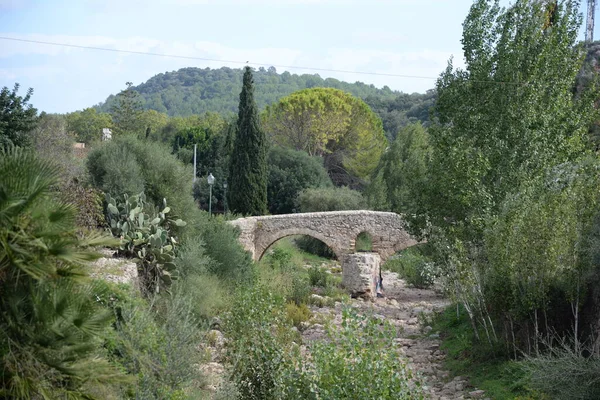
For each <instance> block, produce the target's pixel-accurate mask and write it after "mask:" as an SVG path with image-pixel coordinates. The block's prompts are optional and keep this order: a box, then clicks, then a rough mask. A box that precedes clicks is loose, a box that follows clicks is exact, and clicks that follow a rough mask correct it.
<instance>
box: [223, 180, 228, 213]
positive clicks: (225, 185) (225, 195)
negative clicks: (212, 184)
mask: <svg viewBox="0 0 600 400" xmlns="http://www.w3.org/2000/svg"><path fill="white" fill-rule="evenodd" d="M223 191H224V192H225V194H224V195H223V197H224V198H225V202H224V203H225V204H224V205H225V214H227V181H225V182H223Z"/></svg>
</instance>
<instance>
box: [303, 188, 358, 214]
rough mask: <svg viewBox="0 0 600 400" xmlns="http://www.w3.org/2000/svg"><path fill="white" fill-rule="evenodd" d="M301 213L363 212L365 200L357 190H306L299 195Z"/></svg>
mask: <svg viewBox="0 0 600 400" xmlns="http://www.w3.org/2000/svg"><path fill="white" fill-rule="evenodd" d="M297 202H298V207H299V209H300V211H301V212H318V211H342V210H363V209H365V208H366V204H365V200H364V198H363V197H362V195H361V194H360V192H358V191H356V190H352V189H350V188H347V187H341V188H317V189H312V188H309V189H305V190H303V191H301V192H300V194H299V195H298V200H297Z"/></svg>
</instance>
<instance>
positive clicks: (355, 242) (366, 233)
mask: <svg viewBox="0 0 600 400" xmlns="http://www.w3.org/2000/svg"><path fill="white" fill-rule="evenodd" d="M362 235H364V237H365V238H367V239H368V240H369V241H370V242H371V248H370V249H369V250H361V252H364V251H367V252H372V251H374V249H375V245H374V243H373V241H374V240H375V236H374V235H373V234H372V233H371V232H369V230H368V229H361V230H360V232H358V233H357V234H356V236H355V237H354V240H353V246H352V248H353V249H354V252H359V250H358V241H359V240H360V237H361V236H362Z"/></svg>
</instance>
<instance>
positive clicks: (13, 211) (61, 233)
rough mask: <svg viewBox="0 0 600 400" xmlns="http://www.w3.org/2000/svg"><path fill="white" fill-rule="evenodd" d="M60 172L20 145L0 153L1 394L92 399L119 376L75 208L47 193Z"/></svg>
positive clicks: (99, 240) (100, 240)
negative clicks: (95, 389) (107, 350)
mask: <svg viewBox="0 0 600 400" xmlns="http://www.w3.org/2000/svg"><path fill="white" fill-rule="evenodd" d="M57 183H58V170H57V169H56V168H55V167H53V166H52V165H51V164H50V163H48V162H47V161H44V160H41V159H38V158H36V157H35V156H34V155H33V154H32V153H30V152H27V151H24V150H23V149H20V148H14V147H12V146H11V147H8V148H7V149H3V150H1V153H0V194H1V195H0V293H1V296H0V331H2V333H3V334H2V335H1V336H0V371H2V372H1V374H0V397H3V398H12V399H29V398H41V397H45V398H66V397H68V398H72V399H84V398H85V399H87V398H89V397H88V396H89V394H90V392H89V387H90V386H93V385H112V384H115V383H118V382H119V381H122V380H123V377H122V375H121V374H120V373H119V372H118V371H116V369H114V368H112V367H111V366H110V365H109V364H108V362H107V360H106V359H105V358H104V357H103V355H102V352H101V350H100V346H101V341H102V336H103V334H104V333H105V331H106V329H107V327H108V324H109V323H110V319H111V318H110V314H108V313H106V312H103V311H102V310H101V309H100V308H99V306H98V304H96V302H95V300H94V297H93V295H94V294H95V292H96V288H94V287H93V286H91V285H87V284H86V283H85V278H86V276H87V275H86V272H85V263H86V262H87V261H91V260H94V259H96V258H97V255H96V254H95V253H93V252H91V251H88V250H86V247H87V246H93V245H96V246H100V245H106V244H112V241H109V240H107V239H106V238H105V237H101V236H98V235H95V236H90V237H88V238H87V239H79V238H78V236H77V235H76V234H75V228H74V224H73V222H74V214H75V213H74V209H73V206H72V205H70V204H67V203H64V202H61V201H59V200H56V199H55V198H54V197H52V192H51V190H50V189H51V187H52V186H54V185H56V184H57Z"/></svg>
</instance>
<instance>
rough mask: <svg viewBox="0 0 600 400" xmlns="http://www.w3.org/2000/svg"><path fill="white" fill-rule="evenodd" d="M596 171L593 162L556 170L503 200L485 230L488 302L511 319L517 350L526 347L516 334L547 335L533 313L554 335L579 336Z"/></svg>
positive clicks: (590, 270)
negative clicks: (541, 332) (501, 208)
mask: <svg viewBox="0 0 600 400" xmlns="http://www.w3.org/2000/svg"><path fill="white" fill-rule="evenodd" d="M599 171H600V165H599V164H598V162H597V160H595V159H588V160H585V161H582V162H580V163H577V164H562V165H559V166H557V167H556V168H555V169H554V170H553V171H551V172H550V173H549V174H548V176H547V177H545V178H544V179H539V180H537V181H534V182H532V183H531V185H530V187H528V188H527V189H525V190H523V191H521V192H520V193H518V194H517V195H515V196H514V197H510V198H508V199H507V200H506V201H505V202H504V203H503V205H504V209H503V210H502V212H501V213H500V214H499V216H498V218H497V219H496V220H495V221H494V222H495V223H494V225H492V226H491V227H490V229H489V230H488V231H487V232H486V236H485V243H486V245H487V246H486V252H487V258H488V260H489V264H488V266H487V268H486V269H485V271H482V272H481V275H482V277H483V278H484V279H485V281H486V282H488V285H486V287H484V295H485V296H486V303H487V306H488V309H489V310H490V311H491V313H492V315H493V316H495V317H497V318H500V317H501V318H504V319H507V320H510V321H512V322H511V324H512V333H513V334H514V335H515V336H516V337H517V343H514V345H515V346H518V347H525V343H520V340H519V339H520V338H519V336H520V335H519V333H520V331H522V330H526V329H530V330H533V331H534V332H537V333H539V330H540V329H544V330H545V328H544V327H540V326H538V325H539V324H540V323H539V320H538V317H537V314H538V313H543V314H544V315H545V318H544V319H545V321H544V325H546V326H550V327H551V329H552V331H555V332H557V333H559V334H564V333H565V331H569V330H571V331H572V332H573V333H574V334H575V339H576V340H579V339H580V337H579V335H580V333H581V330H582V329H583V327H582V325H581V321H579V320H578V318H580V312H581V307H582V305H583V299H584V298H585V293H586V291H587V286H588V283H587V280H588V279H589V277H590V275H591V274H592V273H593V271H594V270H595V269H596V268H597V267H596V264H595V262H594V261H593V259H592V257H591V256H590V252H593V251H595V250H594V247H593V243H591V242H590V241H591V240H593V238H592V237H591V232H592V228H593V226H594V224H595V221H596V218H597V215H598V211H599V207H598V196H597V187H598V185H600V178H599V174H598V172H599ZM524 243H527V245H526V246H524V245H523V244H524ZM590 283H591V282H590ZM561 309H565V311H563V312H561V311H560V310H561ZM567 309H568V310H569V311H566V310H567ZM551 311H553V312H551ZM547 314H550V315H547ZM568 322H570V324H569V323H568ZM545 333H550V332H545ZM536 336H537V335H536ZM521 340H523V341H524V340H525V338H522V339H521ZM538 340H539V337H538V338H534V343H535V344H536V346H537V343H538Z"/></svg>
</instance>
